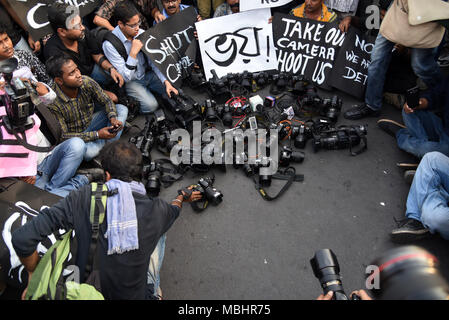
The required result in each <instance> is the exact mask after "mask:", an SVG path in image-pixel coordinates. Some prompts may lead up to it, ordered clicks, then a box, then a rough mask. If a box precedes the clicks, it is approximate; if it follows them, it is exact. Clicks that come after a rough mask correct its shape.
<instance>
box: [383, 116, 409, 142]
mask: <svg viewBox="0 0 449 320" xmlns="http://www.w3.org/2000/svg"><path fill="white" fill-rule="evenodd" d="M377 126H378V127H379V128H381V129H382V130H383V131H385V132H386V133H388V134H389V135H390V136H392V137H394V138H396V133H397V132H398V131H399V129H403V128H405V126H404V125H403V124H400V123H399V122H396V121H394V120H390V119H380V120H379V121H377Z"/></svg>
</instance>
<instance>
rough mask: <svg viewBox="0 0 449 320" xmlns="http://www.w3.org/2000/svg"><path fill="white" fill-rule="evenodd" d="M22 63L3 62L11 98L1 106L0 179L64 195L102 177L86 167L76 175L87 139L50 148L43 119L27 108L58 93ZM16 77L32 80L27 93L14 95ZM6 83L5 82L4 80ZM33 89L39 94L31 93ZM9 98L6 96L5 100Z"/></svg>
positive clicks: (100, 173)
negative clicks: (13, 80) (0, 160)
mask: <svg viewBox="0 0 449 320" xmlns="http://www.w3.org/2000/svg"><path fill="white" fill-rule="evenodd" d="M5 43H8V41H6V42H5ZM19 51H20V50H19ZM20 64H22V66H20ZM23 64H24V61H23V60H22V61H21V62H20V61H19V62H18V61H17V59H16V58H15V57H13V58H10V59H8V60H3V61H2V62H1V64H0V65H1V67H0V68H1V69H2V70H3V74H4V76H5V78H7V80H5V79H3V77H2V79H1V80H2V81H7V83H8V85H9V86H10V88H9V89H8V90H9V99H11V100H12V101H11V102H9V103H8V102H6V103H5V104H6V105H7V106H6V105H5V106H4V107H1V108H0V115H2V116H4V117H3V118H2V119H1V120H0V130H1V136H2V140H0V154H1V157H2V159H3V160H2V164H3V165H2V166H1V167H0V178H3V177H18V178H20V179H21V180H23V181H25V182H27V183H30V184H34V185H35V186H36V187H38V188H41V189H43V190H46V191H48V192H51V193H53V194H56V195H59V196H61V197H65V196H66V195H67V194H69V192H70V191H71V190H74V189H77V188H79V187H81V186H83V185H85V184H87V183H89V181H92V180H94V179H101V177H102V176H103V173H102V171H101V172H99V171H98V170H87V171H84V172H83V174H77V175H76V170H77V169H78V167H79V165H80V164H81V162H82V160H83V155H84V152H85V146H84V142H83V141H82V140H81V139H79V138H72V139H68V140H66V141H64V142H62V143H60V144H58V145H56V146H55V147H54V148H53V149H52V150H51V151H50V142H49V141H48V140H47V138H46V137H45V136H44V134H43V133H42V132H41V130H40V125H41V119H40V118H39V117H38V116H37V115H36V114H34V106H29V107H27V106H25V103H28V104H33V103H36V104H42V108H46V107H45V104H49V103H52V102H53V101H54V99H55V98H56V94H55V92H54V91H53V90H52V89H51V88H50V87H48V86H47V85H46V84H43V83H40V82H37V81H36V80H37V79H36V77H35V75H34V74H33V73H32V72H31V70H30V68H29V67H28V66H26V65H23ZM42 67H43V70H41V71H42V72H45V67H44V66H42ZM16 68H17V69H16ZM6 71H8V72H9V74H8V73H7V72H6ZM13 71H14V72H13ZM46 77H47V78H49V77H48V76H46ZM14 78H20V79H22V81H28V82H30V83H31V88H30V89H27V90H26V94H25V95H21V96H19V97H17V96H15V95H14V96H11V94H13V93H12V92H14V94H15V90H17V88H14V87H13V86H12V85H11V84H10V81H11V79H14ZM3 85H6V84H5V82H4V83H3ZM33 87H34V88H33ZM11 90H12V91H11ZM34 90H35V91H36V93H33V92H32V91H34ZM4 94H6V93H4ZM32 97H33V98H32ZM15 99H19V101H18V102H20V103H17V102H16V101H15ZM7 100H8V99H4V101H7ZM5 108H9V110H6V109H5ZM20 108H23V110H22V109H20ZM14 110H15V111H14ZM5 114H6V115H5ZM3 139H4V140H3ZM7 140H9V141H10V142H11V141H12V142H13V144H10V143H8V144H7V143H6V141H7Z"/></svg>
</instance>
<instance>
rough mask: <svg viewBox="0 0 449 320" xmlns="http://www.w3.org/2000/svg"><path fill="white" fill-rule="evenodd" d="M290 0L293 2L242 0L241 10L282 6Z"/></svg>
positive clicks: (284, 0)
mask: <svg viewBox="0 0 449 320" xmlns="http://www.w3.org/2000/svg"><path fill="white" fill-rule="evenodd" d="M289 2H292V0H240V12H243V11H248V10H254V9H264V8H273V7H280V6H283V5H284V4H287V3H289Z"/></svg>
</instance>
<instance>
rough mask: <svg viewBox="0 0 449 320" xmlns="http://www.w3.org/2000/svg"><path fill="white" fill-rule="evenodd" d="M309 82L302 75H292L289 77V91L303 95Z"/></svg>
mask: <svg viewBox="0 0 449 320" xmlns="http://www.w3.org/2000/svg"><path fill="white" fill-rule="evenodd" d="M309 84H310V81H309V80H307V79H306V78H305V77H304V76H303V75H299V76H296V75H295V76H292V77H291V79H290V88H291V89H290V91H291V92H292V93H293V94H295V95H297V96H303V95H304V94H306V92H307V86H308V85H309Z"/></svg>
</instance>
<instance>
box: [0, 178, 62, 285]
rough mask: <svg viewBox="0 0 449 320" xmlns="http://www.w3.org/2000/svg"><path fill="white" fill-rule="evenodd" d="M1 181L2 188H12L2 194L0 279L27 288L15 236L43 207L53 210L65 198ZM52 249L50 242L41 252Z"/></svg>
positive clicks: (19, 183) (30, 187)
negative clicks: (12, 241) (13, 236)
mask: <svg viewBox="0 0 449 320" xmlns="http://www.w3.org/2000/svg"><path fill="white" fill-rule="evenodd" d="M0 181H1V183H0V186H3V187H6V186H7V187H8V188H7V190H6V191H3V192H0V228H1V233H0V234H1V236H0V273H1V274H0V279H2V278H3V279H5V280H6V283H7V284H8V285H9V286H12V287H15V288H24V287H26V284H27V283H26V270H25V269H24V268H23V266H22V264H21V263H20V260H19V259H18V257H17V254H16V253H15V251H14V249H13V248H12V244H11V235H12V232H13V231H14V230H16V229H17V228H19V227H20V226H22V225H23V224H25V223H26V222H27V221H29V220H31V219H33V217H35V216H36V215H37V214H39V211H40V210H41V209H42V208H43V207H45V206H52V205H53V204H55V203H56V202H58V201H59V200H60V199H61V198H60V197H58V196H56V195H54V194H52V193H49V192H47V191H44V190H41V189H39V188H37V187H35V186H32V185H30V184H28V183H25V182H22V181H20V180H13V179H0ZM52 239H54V238H52ZM51 245H52V240H51V239H50V238H46V239H45V241H43V242H42V243H41V245H40V246H39V250H38V252H40V253H41V254H42V253H43V252H42V250H45V249H48V248H50V246H51Z"/></svg>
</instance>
